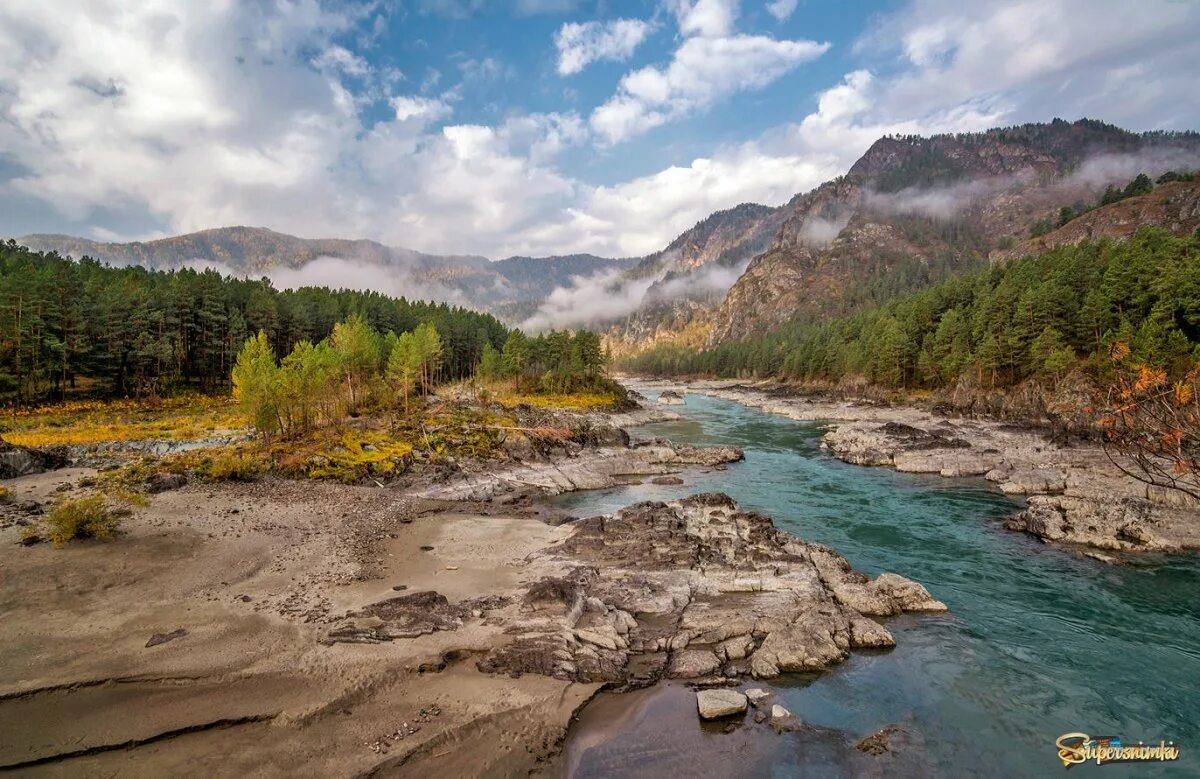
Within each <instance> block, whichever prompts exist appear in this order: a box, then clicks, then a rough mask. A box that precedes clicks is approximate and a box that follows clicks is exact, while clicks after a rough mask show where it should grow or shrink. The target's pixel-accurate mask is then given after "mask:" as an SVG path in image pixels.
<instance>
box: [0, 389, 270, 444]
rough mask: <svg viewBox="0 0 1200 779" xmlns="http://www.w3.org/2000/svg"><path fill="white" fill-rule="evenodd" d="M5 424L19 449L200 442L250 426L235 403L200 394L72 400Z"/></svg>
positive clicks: (33, 410) (28, 411) (22, 413)
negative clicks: (156, 398) (152, 398)
mask: <svg viewBox="0 0 1200 779" xmlns="http://www.w3.org/2000/svg"><path fill="white" fill-rule="evenodd" d="M3 420H4V422H5V423H6V428H7V429H6V430H5V433H4V437H5V439H6V440H8V441H10V442H11V443H14V444H17V445H18V446H55V445H60V444H67V445H71V444H97V443H108V442H113V441H150V440H161V439H171V440H175V441H194V440H197V439H201V438H208V437H210V436H213V435H217V434H221V433H228V432H231V431H237V430H242V429H245V427H246V426H247V423H246V418H245V415H244V414H242V413H241V412H240V411H239V410H238V408H237V405H236V404H235V403H234V401H233V400H232V399H230V398H228V397H212V396H208V395H199V394H194V393H190V394H184V395H179V396H176V397H171V398H167V399H165V400H161V401H158V402H154V403H150V402H143V401H131V400H114V401H95V400H87V401H69V402H67V403H56V404H52V405H46V406H38V407H36V408H31V409H26V410H24V411H18V412H16V413H15V414H13V415H5V416H4V417H3Z"/></svg>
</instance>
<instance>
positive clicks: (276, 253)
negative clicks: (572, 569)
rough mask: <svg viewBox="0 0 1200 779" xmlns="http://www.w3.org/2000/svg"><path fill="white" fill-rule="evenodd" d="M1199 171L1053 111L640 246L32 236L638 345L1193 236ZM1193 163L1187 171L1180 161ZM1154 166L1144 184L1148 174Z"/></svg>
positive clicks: (743, 329) (1163, 147) (51, 243)
mask: <svg viewBox="0 0 1200 779" xmlns="http://www.w3.org/2000/svg"><path fill="white" fill-rule="evenodd" d="M1197 168H1200V134H1196V133H1190V132H1189V133H1164V132H1150V133H1133V132H1129V131H1126V130H1122V129H1120V128H1117V127H1114V126H1112V125H1108V124H1105V123H1102V122H1098V121H1094V120H1087V119H1084V120H1079V121H1075V122H1066V121H1063V120H1054V121H1052V122H1049V123H1043V124H1026V125H1021V126H1017V127H1008V128H998V129H994V130H989V131H986V132H981V133H966V134H954V135H937V136H932V137H919V136H887V137H884V138H881V139H879V140H878V141H876V142H875V143H874V144H873V145H872V146H871V147H870V148H869V149H868V150H867V151H866V153H865V154H863V156H862V157H860V158H859V160H858V161H857V162H855V163H854V165H853V166H852V167H851V168H850V169H849V171H848V172H847V173H846V174H845V175H843V176H840V177H838V178H836V179H834V180H832V181H828V182H826V183H824V184H822V185H820V186H818V187H817V188H815V189H813V190H811V191H809V192H805V193H800V194H797V195H796V196H795V197H793V198H792V199H791V200H790V201H789V202H787V203H785V204H783V205H781V206H778V207H769V206H764V205H759V204H753V203H746V204H742V205H739V206H737V207H735V208H731V209H727V210H724V211H718V212H716V213H714V214H712V215H710V216H709V217H707V218H706V219H704V220H702V221H700V222H699V223H698V224H696V225H695V226H694V227H693V228H691V229H689V230H687V231H685V232H684V233H683V234H681V235H680V236H678V237H677V238H676V239H675V240H674V241H672V242H671V243H670V244H669V245H667V246H666V247H664V248H663V249H662V250H661V251H658V252H655V253H653V254H651V255H648V256H646V257H641V258H626V259H608V258H602V257H596V256H593V255H589V254H572V255H564V256H555V257H543V258H535V257H510V258H507V259H503V260H499V261H496V262H492V261H489V260H488V259H486V258H484V257H479V256H439V255H431V254H423V253H420V252H415V251H411V250H408V249H402V248H397V247H390V246H385V245H383V244H380V243H376V242H374V241H367V240H340V239H317V240H313V239H302V238H296V237H293V236H289V235H283V234H280V233H276V232H272V231H270V230H266V229H262V228H251V227H230V228H221V229H215V230H205V231H201V232H197V233H191V234H188V235H181V236H177V237H173V238H164V239H160V240H155V241H147V242H135V243H99V242H95V241H88V240H85V239H81V238H74V237H70V236H62V235H28V236H24V237H22V238H19V239H18V242H20V243H22V244H24V245H26V246H28V247H29V248H31V249H35V250H41V251H57V252H59V253H60V254H63V255H71V256H75V257H80V256H84V255H88V256H91V257H94V258H96V259H100V260H104V261H107V262H110V263H113V264H120V265H124V264H139V265H145V266H147V267H155V268H174V267H183V266H201V265H209V266H213V267H216V268H218V269H219V270H222V271H224V272H229V273H236V274H240V275H250V276H258V275H267V274H269V275H271V276H272V278H274V279H276V281H277V282H281V280H282V283H285V284H286V285H288V286H296V285H299V284H303V283H314V284H325V285H331V286H337V285H338V284H339V283H340V281H341V280H343V279H346V278H348V276H347V274H356V276H355V278H356V280H357V282H358V284H357V285H359V286H361V284H362V280H363V278H367V279H369V280H372V281H373V280H375V279H378V281H379V283H380V284H385V285H390V286H389V289H388V291H390V292H393V293H399V294H407V295H408V296H409V297H437V298H440V299H444V300H449V301H451V302H456V303H461V304H463V305H467V306H471V307H474V308H480V309H484V310H488V311H491V312H492V313H495V314H497V315H499V316H501V317H502V318H504V319H506V320H507V321H509V322H512V323H514V324H522V323H524V324H525V325H526V326H529V327H534V328H538V327H547V326H578V325H588V326H592V327H599V328H601V329H603V330H604V331H605V333H606V338H607V340H608V342H609V343H610V344H611V345H612V347H613V348H614V350H615V351H617V352H618V353H630V352H634V351H638V350H641V349H644V348H646V347H647V346H652V345H655V344H659V343H662V342H666V341H670V342H675V343H680V344H683V345H688V346H693V347H696V348H702V347H705V346H712V345H715V344H719V343H724V342H729V341H734V340H740V339H743V338H745V337H748V336H750V335H753V334H755V333H757V332H761V331H763V330H766V329H770V328H772V327H775V326H778V325H780V324H782V323H784V322H785V321H787V320H788V319H790V318H792V317H794V316H797V315H808V316H813V317H823V316H830V315H835V314H839V313H845V312H847V311H851V310H854V309H856V308H858V307H862V306H865V305H870V304H872V303H877V302H881V301H883V300H885V299H887V298H888V297H890V296H894V295H896V294H901V293H903V292H906V291H910V290H912V289H916V288H918V287H921V286H924V285H927V284H930V283H934V282H936V281H938V280H941V279H943V278H945V277H947V276H949V275H951V274H954V273H956V272H959V271H962V270H967V269H970V268H974V267H979V266H981V265H985V264H987V263H990V262H998V261H1003V260H1004V259H1006V258H1010V257H1013V256H1018V255H1021V254H1025V253H1031V252H1036V251H1041V250H1044V249H1046V248H1050V247H1053V246H1056V245H1059V244H1062V243H1078V242H1080V241H1083V240H1089V239H1094V238H1098V237H1110V238H1114V239H1120V238H1124V237H1127V236H1128V235H1130V234H1132V232H1133V231H1134V230H1136V228H1137V227H1138V226H1140V225H1142V224H1157V225H1161V226H1165V227H1168V228H1170V229H1172V230H1173V231H1176V232H1190V231H1192V230H1195V229H1196V228H1197V227H1198V226H1200V185H1198V184H1197V182H1196V180H1195V178H1194V177H1193V176H1190V172H1191V171H1195V170H1196V169H1197ZM1179 171H1186V172H1187V173H1188V174H1189V175H1178V174H1177V173H1170V172H1179ZM1164 173H1166V174H1167V175H1166V176H1163V174H1164ZM1140 174H1144V175H1145V176H1146V177H1147V181H1146V182H1140V183H1139V184H1138V185H1137V186H1136V187H1134V186H1133V184H1131V182H1132V181H1133V180H1135V179H1136V178H1137V177H1138V176H1139V175H1140ZM1159 178H1162V179H1163V183H1161V184H1159V185H1158V186H1154V181H1155V180H1156V179H1159ZM1145 184H1149V185H1150V186H1149V187H1146V186H1145ZM1131 187H1132V188H1131ZM331 263H332V264H331ZM364 274H365V275H364ZM331 279H332V280H331Z"/></svg>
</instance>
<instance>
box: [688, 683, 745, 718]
mask: <svg viewBox="0 0 1200 779" xmlns="http://www.w3.org/2000/svg"><path fill="white" fill-rule="evenodd" d="M696 709H697V710H698V711H699V712H700V719H720V718H721V717H731V716H733V715H735V714H741V713H742V712H744V711H745V710H746V696H745V695H743V694H742V693H740V692H738V691H737V690H730V689H718V690H700V691H699V692H697V693H696Z"/></svg>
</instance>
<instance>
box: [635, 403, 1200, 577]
mask: <svg viewBox="0 0 1200 779" xmlns="http://www.w3.org/2000/svg"><path fill="white" fill-rule="evenodd" d="M629 383H630V384H631V385H632V386H634V387H639V386H640V387H648V388H655V389H657V388H669V389H672V390H674V391H676V392H692V393H695V394H701V395H711V396H713V397H718V398H723V399H726V400H732V401H735V402H738V403H741V404H743V405H746V406H749V407H751V408H756V409H760V410H762V411H765V412H767V413H770V414H777V415H780V416H784V417H788V418H789V419H795V420H798V421H813V422H825V423H829V426H830V427H829V431H828V432H827V433H826V434H825V437H824V444H825V445H826V446H827V447H828V449H829V450H830V452H831V453H832V454H834V455H835V456H837V457H838V458H840V459H842V460H845V461H846V462H849V463H853V464H856V465H869V466H883V467H889V468H895V469H896V470H899V471H904V472H908V473H929V474H938V475H941V476H947V477H960V476H982V477H984V478H986V479H988V480H989V481H992V482H994V483H995V484H996V485H997V487H998V488H999V489H1000V490H1001V491H1002V492H1004V493H1006V494H1009V495H1015V496H1022V497H1025V498H1026V499H1027V507H1026V509H1025V510H1024V511H1021V512H1019V513H1017V514H1016V515H1014V516H1013V517H1010V518H1009V519H1008V520H1007V521H1006V523H1005V525H1006V527H1008V528H1009V529H1010V530H1017V531H1022V532H1026V533H1029V534H1031V535H1034V536H1036V537H1038V538H1041V539H1042V540H1045V541H1051V542H1056V543H1063V544H1072V545H1078V546H1080V547H1082V548H1086V549H1100V550H1111V551H1125V552H1144V551H1149V552H1179V551H1188V550H1197V549H1200V504H1196V502H1195V501H1192V500H1191V499H1190V498H1188V497H1187V496H1186V495H1184V494H1183V493H1180V492H1177V491H1172V490H1165V489H1160V488H1155V487H1148V486H1147V485H1145V484H1143V483H1141V482H1139V481H1136V480H1135V479H1132V478H1130V477H1129V476H1127V475H1125V474H1123V473H1121V471H1120V470H1119V469H1118V468H1117V467H1116V466H1114V465H1113V464H1112V462H1111V461H1110V460H1109V459H1108V457H1107V456H1106V455H1105V453H1104V452H1103V450H1102V449H1101V448H1100V447H1099V446H1097V445H1095V444H1087V443H1080V444H1077V445H1072V446H1067V447H1064V446H1059V445H1058V444H1056V443H1054V442H1052V441H1050V440H1048V438H1047V436H1046V435H1045V434H1044V432H1043V431H1039V430H1035V429H1030V428H1025V427H1021V426H1018V425H1013V424H1011V423H1002V422H994V421H990V420H983V419H961V418H953V419H952V418H947V417H944V416H938V415H935V414H933V413H930V412H928V411H924V410H921V409H917V408H913V407H911V406H880V405H866V404H858V403H852V402H848V401H840V400H832V399H828V398H820V397H795V396H789V395H788V394H786V393H785V392H780V391H778V390H779V388H778V387H777V385H774V384H769V383H764V384H761V385H754V384H746V383H744V382H735V381H694V382H688V383H680V382H675V381H652V380H633V381H630V382H629ZM1092 556H1096V557H1099V558H1101V559H1106V560H1111V558H1107V557H1106V556H1105V555H1103V554H1095V553H1092Z"/></svg>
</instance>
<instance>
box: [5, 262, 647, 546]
mask: <svg viewBox="0 0 1200 779" xmlns="http://www.w3.org/2000/svg"><path fill="white" fill-rule="evenodd" d="M0 270H2V271H3V272H2V273H0V300H3V302H4V304H5V305H4V306H3V307H2V308H0V316H3V317H7V319H6V320H5V322H4V323H3V324H4V325H5V326H7V327H8V328H9V329H8V332H10V333H11V334H12V337H11V338H9V339H6V340H5V341H4V342H2V343H0V391H4V392H5V393H6V394H7V396H8V398H9V401H10V409H9V413H8V414H7V415H6V416H5V418H4V421H3V423H0V424H2V425H3V427H2V430H3V435H4V437H5V440H6V441H7V443H8V444H10V445H17V446H23V447H57V448H58V449H59V450H61V451H64V452H69V453H70V454H71V456H70V457H67V456H66V455H64V457H63V459H75V460H80V459H82V460H84V461H96V460H97V458H98V457H99V460H100V461H103V462H107V463H109V464H112V465H119V466H120V467H116V468H110V469H108V470H106V471H102V472H101V473H100V474H99V475H98V476H96V477H89V478H88V479H86V480H85V485H84V486H91V487H95V488H96V490H97V491H96V492H95V493H94V494H89V495H87V496H85V497H83V498H78V499H73V500H62V501H59V502H58V503H57V504H55V506H54V507H53V508H52V509H51V511H50V513H49V514H48V515H47V516H46V518H45V523H44V524H45V525H46V527H47V529H48V531H47V532H46V533H45V535H46V536H47V537H48V538H50V539H51V540H54V541H55V543H56V544H57V543H61V542H63V541H65V540H68V539H70V538H73V537H97V538H107V537H111V536H112V535H113V533H114V531H115V527H116V523H117V519H118V518H119V516H120V514H121V513H122V512H123V511H125V507H126V505H127V504H128V502H129V501H128V498H129V495H130V489H131V488H133V489H139V490H140V489H144V488H145V486H146V484H147V483H148V480H149V479H152V478H153V477H155V475H156V474H158V475H161V474H175V475H179V476H182V477H191V478H194V479H197V480H199V481H207V482H216V481H229V480H234V481H237V480H241V481H245V480H253V479H256V478H258V477H260V476H262V475H264V474H267V473H275V474H279V475H282V476H287V477H298V478H316V479H332V480H336V481H341V482H345V483H356V482H361V481H364V480H371V481H379V480H381V479H390V478H394V477H396V476H399V475H401V474H403V473H405V472H406V471H408V470H409V469H410V468H411V467H412V466H413V465H414V463H417V462H427V463H434V464H436V463H441V462H453V461H454V460H455V459H456V458H460V457H463V458H486V457H488V456H490V455H492V454H493V453H494V452H495V451H496V450H497V448H498V447H499V445H500V444H501V443H502V441H503V440H504V439H505V437H506V435H507V433H508V432H510V431H518V430H521V429H522V428H521V426H520V423H519V421H518V415H517V414H516V413H515V412H514V409H517V408H521V407H525V406H537V407H541V408H548V409H554V408H571V409H576V410H580V411H594V410H607V409H618V408H620V407H622V405H623V404H624V403H626V402H627V401H626V398H625V393H624V390H623V389H622V388H621V387H620V385H618V384H616V383H615V382H612V381H611V380H610V379H608V378H607V375H606V370H605V366H606V364H607V359H608V358H607V354H606V353H605V352H604V351H603V350H602V349H601V346H600V339H599V337H598V336H596V335H595V334H593V333H589V332H586V331H580V332H577V333H574V334H570V333H565V332H550V333H546V334H542V335H538V336H537V337H527V336H525V335H524V334H523V333H521V332H520V331H517V330H513V331H509V330H508V329H507V328H505V327H504V326H502V325H500V324H499V322H498V321H497V320H495V319H494V318H492V317H490V316H487V315H483V314H478V313H475V312H471V311H467V310H464V309H457V308H450V307H447V306H441V305H433V304H425V303H410V302H408V301H406V300H404V299H391V298H386V297H384V296H381V295H375V294H370V293H358V292H345V291H341V292H332V291H329V290H325V289H316V290H313V289H305V290H299V291H296V292H278V291H276V290H274V289H273V288H272V287H271V286H270V284H269V283H268V282H266V281H257V282H250V281H242V280H238V279H233V278H221V277H220V276H218V275H216V274H214V273H212V272H211V271H205V272H203V273H196V272H194V271H190V270H182V271H171V272H163V271H147V270H144V269H140V268H121V269H117V268H109V267H106V266H103V265H101V264H99V263H95V262H92V261H90V260H84V261H82V262H80V263H78V264H77V263H74V262H71V261H68V260H64V259H62V258H60V257H58V256H56V255H53V254H50V255H47V254H41V253H36V252H29V251H26V250H24V249H22V248H20V247H17V246H15V245H14V244H12V243H11V242H10V243H9V244H7V245H5V246H3V247H2V248H0ZM254 325H258V330H257V332H255V333H253V334H251V335H248V336H247V335H246V331H247V329H248V328H250V327H252V326H254ZM234 339H241V341H240V343H241V345H240V348H239V349H232V348H231V343H232V342H234ZM277 355H282V359H280V358H279V357H277ZM221 370H224V374H223V375H222V374H220V373H219V372H220V371H221ZM440 384H449V385H451V386H450V388H449V390H448V391H447V392H446V393H445V397H435V396H434V394H433V393H434V389H435V387H437V386H438V385H440ZM225 387H229V388H230V389H231V395H232V398H231V396H230V393H228V392H226V391H225V390H224V389H223V388H225ZM72 393H73V394H74V395H81V396H82V397H80V398H79V399H71V400H67V401H60V402H57V403H45V402H42V403H40V404H39V403H36V402H35V401H37V400H39V399H41V400H44V399H46V398H53V397H62V396H64V395H68V396H70V395H72ZM85 393H86V394H85ZM126 394H132V395H134V397H133V398H122V397H120V396H121V395H126ZM114 395H115V396H117V397H113V396H114ZM459 398H461V399H462V400H459ZM248 429H250V430H253V431H254V432H255V433H257V438H254V437H251V436H250V435H248V433H247V431H248ZM572 434H573V433H572V431H570V430H566V431H558V432H556V435H560V436H561V437H563V438H564V439H567V438H570V437H571V436H572ZM156 442H160V443H159V444H158V446H159V447H160V448H155V447H154V446H153V445H154V444H155V443H156ZM151 450H153V451H151ZM139 452H145V454H143V455H141V456H137V455H138V453H139ZM101 453H103V455H104V456H100V455H101ZM37 535H38V534H37V532H31V533H30V534H27V538H31V537H35V536H37Z"/></svg>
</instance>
